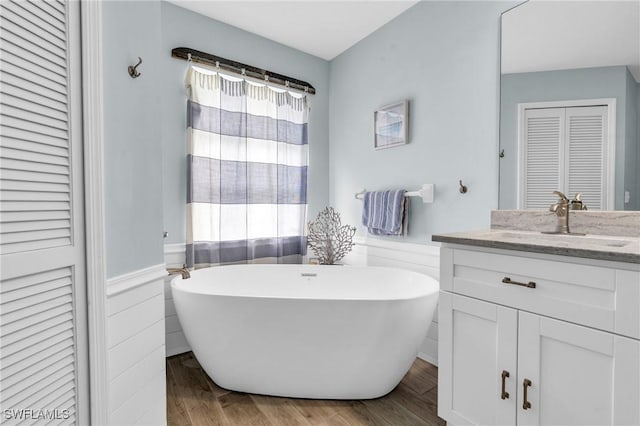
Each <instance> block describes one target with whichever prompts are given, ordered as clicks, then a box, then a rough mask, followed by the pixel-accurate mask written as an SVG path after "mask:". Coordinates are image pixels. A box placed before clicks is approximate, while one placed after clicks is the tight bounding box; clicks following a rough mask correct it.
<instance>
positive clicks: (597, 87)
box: [499, 0, 640, 210]
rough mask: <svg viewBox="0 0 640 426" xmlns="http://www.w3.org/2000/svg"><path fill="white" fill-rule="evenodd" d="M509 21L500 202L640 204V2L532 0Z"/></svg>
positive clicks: (514, 205)
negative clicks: (564, 199) (560, 195)
mask: <svg viewBox="0 0 640 426" xmlns="http://www.w3.org/2000/svg"><path fill="white" fill-rule="evenodd" d="M501 28H502V32H501V78H500V147H499V152H500V198H499V208H501V209H541V208H548V207H549V205H550V204H552V203H554V202H555V200H556V197H555V196H554V195H552V192H553V191H555V190H560V191H562V192H564V193H565V194H566V195H567V196H568V197H573V196H574V195H575V194H576V193H582V200H583V201H584V203H585V204H586V205H587V207H588V208H589V209H590V210H614V209H615V210H640V167H639V166H640V83H639V82H640V2H638V1H615V0H612V1H536V0H530V1H528V2H526V3H523V4H520V5H518V6H516V7H514V8H513V9H511V10H509V11H507V12H505V13H503V15H502V25H501Z"/></svg>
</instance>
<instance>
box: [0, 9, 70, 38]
mask: <svg viewBox="0 0 640 426" xmlns="http://www.w3.org/2000/svg"><path fill="white" fill-rule="evenodd" d="M19 4H20V3H17V2H13V1H4V2H2V6H0V10H2V15H3V18H4V20H6V21H8V22H11V23H12V24H14V25H16V26H18V27H19V28H21V29H23V31H27V32H29V33H32V34H36V35H38V37H41V38H42V39H44V40H47V41H48V43H50V44H52V45H54V46H56V47H58V48H59V49H62V50H66V47H67V46H66V42H65V37H64V33H61V32H60V31H59V30H58V29H57V28H55V27H53V26H52V25H50V24H49V23H48V22H47V21H46V20H45V19H44V18H40V17H38V16H34V15H33V13H32V12H30V11H27V10H25V9H23V8H22V7H20V6H19Z"/></svg>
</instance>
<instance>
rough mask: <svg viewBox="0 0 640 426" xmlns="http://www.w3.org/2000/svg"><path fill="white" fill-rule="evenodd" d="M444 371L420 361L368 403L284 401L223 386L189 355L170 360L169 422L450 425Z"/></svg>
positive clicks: (180, 424) (196, 425)
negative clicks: (441, 407) (441, 379)
mask: <svg viewBox="0 0 640 426" xmlns="http://www.w3.org/2000/svg"><path fill="white" fill-rule="evenodd" d="M437 384H438V369H437V368H436V367H434V366H432V365H431V364H428V363H426V362H424V361H422V360H421V359H416V361H415V362H414V364H413V365H412V366H411V369H410V370H409V372H408V373H407V375H406V376H405V377H404V378H403V379H402V381H401V382H400V384H399V385H398V386H397V387H396V388H395V389H394V390H393V391H392V392H391V393H389V394H388V395H386V396H383V397H381V398H378V399H370V400H363V401H336V400H312V399H295V398H279V397H271V396H264V395H253V394H246V393H240V392H233V391H228V390H225V389H222V388H220V387H219V386H217V385H216V384H215V383H213V381H212V380H211V379H210V378H209V376H207V374H206V373H205V372H204V371H203V370H202V368H201V367H200V364H198V361H197V360H196V359H195V357H194V356H193V353H191V352H189V353H186V354H182V355H176V356H173V357H171V358H168V359H167V424H168V425H170V426H189V425H193V426H200V425H234V426H235V425H241V426H244V425H250V426H253V425H258V426H260V425H273V426H280V425H283V426H288V425H304V426H309V425H317V426H320V425H324V426H330V425H335V426H345V425H385V426H389V425H393V426H403V425H411V426H414V425H415V426H418V425H438V426H440V425H444V424H445V422H444V420H442V419H440V418H439V417H438V415H437V401H438V390H437Z"/></svg>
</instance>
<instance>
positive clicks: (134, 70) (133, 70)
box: [127, 56, 142, 78]
mask: <svg viewBox="0 0 640 426" xmlns="http://www.w3.org/2000/svg"><path fill="white" fill-rule="evenodd" d="M141 63H142V58H141V57H140V56H138V63H137V64H135V65H129V68H127V70H128V71H129V75H130V76H131V78H138V77H140V73H139V72H138V66H139V65H140V64H141Z"/></svg>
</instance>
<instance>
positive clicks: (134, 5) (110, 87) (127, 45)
mask: <svg viewBox="0 0 640 426" xmlns="http://www.w3.org/2000/svg"><path fill="white" fill-rule="evenodd" d="M102 7H103V18H102V19H103V22H102V24H103V31H104V33H103V55H104V57H103V61H104V70H103V72H104V82H103V83H104V139H105V140H104V182H105V184H104V185H105V188H104V190H105V200H104V203H105V227H106V264H107V277H114V276H118V275H121V274H124V273H127V272H132V271H135V270H139V269H142V268H145V267H149V266H153V265H157V264H159V263H162V262H163V251H162V170H161V167H162V159H161V150H160V126H159V122H158V117H160V113H161V110H160V101H161V99H162V97H163V96H164V95H163V89H162V86H161V85H160V84H161V79H160V74H159V72H158V70H159V67H160V53H161V52H160V45H159V43H158V40H159V39H160V3H159V2H158V1H127V2H119V1H107V2H103V3H102ZM138 56H141V57H142V58H143V61H144V62H143V63H142V65H141V66H140V72H141V73H142V75H141V76H140V77H139V78H137V79H132V78H131V77H129V74H128V73H127V67H128V66H129V65H130V64H134V63H136V62H137V59H138ZM86 143H91V141H86Z"/></svg>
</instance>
